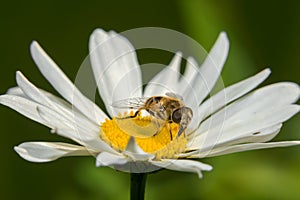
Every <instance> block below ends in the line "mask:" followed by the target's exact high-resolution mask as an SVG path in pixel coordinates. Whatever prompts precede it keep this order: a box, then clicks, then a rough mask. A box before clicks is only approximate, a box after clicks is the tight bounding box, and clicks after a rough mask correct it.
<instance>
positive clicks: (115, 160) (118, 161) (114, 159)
mask: <svg viewBox="0 0 300 200" xmlns="http://www.w3.org/2000/svg"><path fill="white" fill-rule="evenodd" d="M128 161H129V158H127V157H124V156H123V155H116V154H112V153H108V152H102V153H99V154H98V156H97V158H96V166H97V167H100V166H113V165H123V164H125V163H127V162H128Z"/></svg>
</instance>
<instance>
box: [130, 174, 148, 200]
mask: <svg viewBox="0 0 300 200" xmlns="http://www.w3.org/2000/svg"><path fill="white" fill-rule="evenodd" d="M146 179H147V173H131V174H130V199H131V200H143V199H144V196H145V186H146Z"/></svg>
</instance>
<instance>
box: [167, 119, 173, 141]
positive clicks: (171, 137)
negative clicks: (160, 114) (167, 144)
mask: <svg viewBox="0 0 300 200" xmlns="http://www.w3.org/2000/svg"><path fill="white" fill-rule="evenodd" d="M168 129H169V133H170V139H171V141H172V140H173V135H172V129H171V126H170V123H168Z"/></svg>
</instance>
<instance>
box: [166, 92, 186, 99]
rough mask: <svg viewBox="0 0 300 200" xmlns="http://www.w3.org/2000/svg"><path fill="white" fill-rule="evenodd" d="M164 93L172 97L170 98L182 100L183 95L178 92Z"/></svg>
mask: <svg viewBox="0 0 300 200" xmlns="http://www.w3.org/2000/svg"><path fill="white" fill-rule="evenodd" d="M165 95H166V96H168V97H172V98H175V99H180V100H182V101H183V97H182V96H181V95H179V94H175V93H173V92H167V93H166V94H165Z"/></svg>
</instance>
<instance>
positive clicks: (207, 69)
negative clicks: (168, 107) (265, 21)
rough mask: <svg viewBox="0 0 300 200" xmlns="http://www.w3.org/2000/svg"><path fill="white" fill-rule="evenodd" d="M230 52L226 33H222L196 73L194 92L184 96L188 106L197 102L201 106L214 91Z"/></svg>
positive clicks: (188, 92)
mask: <svg viewBox="0 0 300 200" xmlns="http://www.w3.org/2000/svg"><path fill="white" fill-rule="evenodd" d="M228 50H229V41H228V38H227V35H226V33H224V32H222V33H220V35H219V37H218V39H217V41H216V43H215V44H214V46H213V48H212V49H211V51H210V53H209V54H208V56H207V58H206V59H205V61H204V62H203V63H202V65H201V67H200V68H199V69H198V70H197V71H195V74H194V77H193V82H192V83H191V85H192V88H193V90H190V91H187V93H185V94H184V95H183V98H184V99H186V104H187V105H189V104H193V103H191V101H196V104H198V105H199V104H200V103H201V102H202V101H203V99H204V98H205V97H206V96H207V95H208V94H209V92H210V91H211V90H212V88H213V87H214V85H215V83H216V82H217V80H218V78H219V76H220V73H221V71H222V68H223V65H224V63H225V61H226V58H227V54H228ZM194 64H196V63H194Z"/></svg>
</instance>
